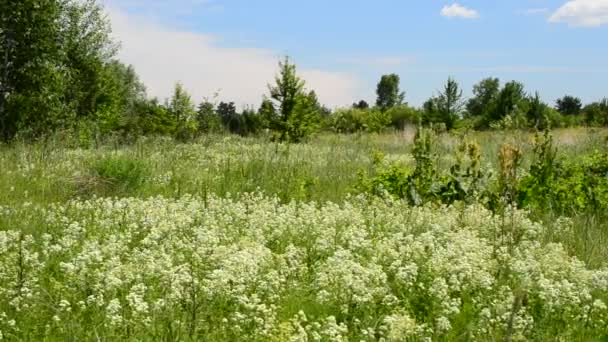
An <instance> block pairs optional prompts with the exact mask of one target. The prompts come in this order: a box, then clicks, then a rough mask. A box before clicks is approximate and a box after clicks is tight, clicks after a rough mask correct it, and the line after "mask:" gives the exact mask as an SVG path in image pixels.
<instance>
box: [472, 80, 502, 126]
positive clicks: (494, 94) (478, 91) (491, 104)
mask: <svg viewBox="0 0 608 342" xmlns="http://www.w3.org/2000/svg"><path fill="white" fill-rule="evenodd" d="M499 92H500V80H499V79H498V78H486V79H483V80H481V81H480V82H479V83H477V84H476V85H474V86H473V97H472V98H471V99H469V101H468V102H467V104H466V107H467V112H466V115H467V116H473V117H489V116H490V115H491V114H490V113H491V112H492V111H494V110H495V105H496V100H497V98H498V94H499Z"/></svg>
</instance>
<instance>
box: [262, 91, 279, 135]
mask: <svg viewBox="0 0 608 342" xmlns="http://www.w3.org/2000/svg"><path fill="white" fill-rule="evenodd" d="M258 115H259V116H260V118H261V120H262V127H263V128H271V123H272V122H275V121H276V120H278V115H279V114H278V113H277V109H276V108H275V107H274V104H273V103H272V101H271V100H270V99H268V98H266V97H265V98H264V100H262V104H261V105H260V108H259V109H258Z"/></svg>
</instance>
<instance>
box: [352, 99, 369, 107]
mask: <svg viewBox="0 0 608 342" xmlns="http://www.w3.org/2000/svg"><path fill="white" fill-rule="evenodd" d="M353 108H354V109H368V108H369V103H367V102H366V101H365V100H361V101H359V102H355V103H353Z"/></svg>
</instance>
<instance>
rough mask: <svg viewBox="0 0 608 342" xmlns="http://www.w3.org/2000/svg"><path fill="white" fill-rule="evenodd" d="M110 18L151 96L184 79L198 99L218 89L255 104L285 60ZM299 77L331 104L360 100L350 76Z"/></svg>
mask: <svg viewBox="0 0 608 342" xmlns="http://www.w3.org/2000/svg"><path fill="white" fill-rule="evenodd" d="M109 14H110V19H111V21H112V29H113V32H114V36H115V37H116V38H117V40H119V41H120V42H121V51H120V53H119V58H120V59H121V60H122V61H123V62H125V63H128V64H132V65H134V67H135V69H136V71H137V73H138V74H139V76H140V78H141V80H142V81H143V82H144V83H145V84H146V87H147V89H148V94H149V95H151V96H157V97H159V98H161V99H162V98H166V97H169V96H170V95H171V93H172V90H173V87H174V84H175V82H177V81H180V82H182V83H183V84H184V86H185V88H186V89H187V90H188V91H189V92H190V93H191V94H192V95H193V98H194V99H195V100H196V101H200V100H202V99H203V98H205V97H212V96H213V94H214V93H216V92H217V91H218V90H220V96H219V99H220V100H227V101H235V102H236V103H237V105H239V106H244V105H256V106H257V105H258V104H259V103H260V102H261V100H262V95H263V94H265V93H267V84H268V83H271V82H272V81H273V80H274V76H275V74H276V72H277V69H278V67H277V62H278V60H279V58H280V57H281V56H280V54H278V53H275V52H273V51H270V50H266V49H256V48H239V47H236V48H235V47H231V48H227V47H221V46H219V45H218V44H217V40H216V39H215V38H214V37H212V36H209V35H206V34H201V33H196V32H187V31H184V30H179V29H174V28H171V27H169V26H167V25H163V24H159V23H158V22H155V21H152V20H150V19H147V18H146V17H143V16H136V15H133V14H129V13H128V12H127V11H125V10H120V9H117V8H116V7H112V8H109ZM296 62H297V61H296ZM298 73H299V74H300V75H301V76H302V78H303V79H304V80H306V84H307V86H308V88H309V89H314V90H315V91H316V93H317V95H318V96H319V100H320V101H321V102H322V103H323V104H326V105H328V106H332V107H333V106H341V105H347V104H350V103H352V101H354V99H356V98H358V97H359V94H360V82H359V79H357V78H356V77H355V76H353V75H351V74H348V73H340V72H331V71H324V70H315V69H306V68H300V69H298Z"/></svg>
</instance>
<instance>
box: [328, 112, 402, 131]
mask: <svg viewBox="0 0 608 342" xmlns="http://www.w3.org/2000/svg"><path fill="white" fill-rule="evenodd" d="M390 115H391V114H390V113H389V112H383V111H381V110H379V109H376V108H372V109H357V108H347V109H339V110H337V111H335V112H334V113H332V115H331V117H330V127H331V128H332V130H334V131H335V132H338V133H356V132H369V133H380V132H382V131H383V130H384V129H385V128H387V127H388V126H389V125H390V123H391V116H390Z"/></svg>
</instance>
